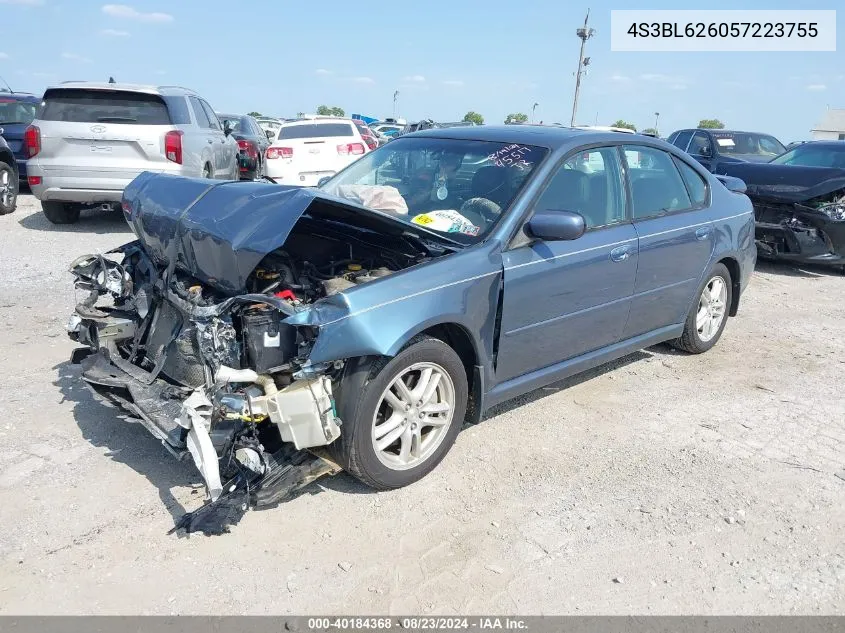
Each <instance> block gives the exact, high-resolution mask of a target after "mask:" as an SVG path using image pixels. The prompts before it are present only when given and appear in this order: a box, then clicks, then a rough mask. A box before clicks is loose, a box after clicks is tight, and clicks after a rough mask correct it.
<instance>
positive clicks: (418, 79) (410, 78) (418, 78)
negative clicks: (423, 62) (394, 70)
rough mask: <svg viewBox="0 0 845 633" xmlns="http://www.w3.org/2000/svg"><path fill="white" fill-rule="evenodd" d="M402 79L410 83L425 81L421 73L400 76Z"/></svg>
mask: <svg viewBox="0 0 845 633" xmlns="http://www.w3.org/2000/svg"><path fill="white" fill-rule="evenodd" d="M402 81H405V82H407V83H412V84H423V83H425V77H423V76H422V75H408V76H407V77H402Z"/></svg>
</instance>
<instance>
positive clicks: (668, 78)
mask: <svg viewBox="0 0 845 633" xmlns="http://www.w3.org/2000/svg"><path fill="white" fill-rule="evenodd" d="M639 79H640V80H641V81H647V82H650V83H655V84H664V85H665V86H666V87H667V88H669V90H686V89H687V88H689V85H690V82H689V81H688V80H687V78H686V77H680V76H678V75H664V74H662V73H643V74H641V75H640V76H639Z"/></svg>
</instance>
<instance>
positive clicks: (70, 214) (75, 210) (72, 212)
mask: <svg viewBox="0 0 845 633" xmlns="http://www.w3.org/2000/svg"><path fill="white" fill-rule="evenodd" d="M41 209H42V210H43V211H44V215H45V216H47V219H48V220H50V222H52V223H53V224H73V223H74V222H76V221H77V220H79V212H80V211H81V208H80V207H79V205H76V204H68V203H67V202H55V201H49V202H47V201H44V202H42V203H41Z"/></svg>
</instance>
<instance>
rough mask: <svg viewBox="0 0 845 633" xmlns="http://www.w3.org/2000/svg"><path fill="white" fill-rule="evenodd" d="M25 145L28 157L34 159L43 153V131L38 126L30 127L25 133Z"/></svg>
mask: <svg viewBox="0 0 845 633" xmlns="http://www.w3.org/2000/svg"><path fill="white" fill-rule="evenodd" d="M23 144H24V147H26V157H27V158H32V157H33V156H35V155H36V154H38V152H40V151H41V130H39V129H38V126H37V125H30V126H29V127H28V128H26V132H24V133H23Z"/></svg>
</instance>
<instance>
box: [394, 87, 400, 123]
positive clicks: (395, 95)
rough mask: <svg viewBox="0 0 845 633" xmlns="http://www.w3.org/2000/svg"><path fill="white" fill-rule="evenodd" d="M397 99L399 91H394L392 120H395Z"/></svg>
mask: <svg viewBox="0 0 845 633" xmlns="http://www.w3.org/2000/svg"><path fill="white" fill-rule="evenodd" d="M398 97H399V91H398V90H396V91H394V93H393V118H394V119H395V118H396V99H397V98H398Z"/></svg>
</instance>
